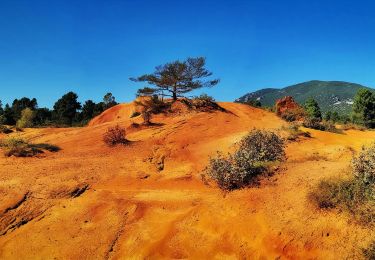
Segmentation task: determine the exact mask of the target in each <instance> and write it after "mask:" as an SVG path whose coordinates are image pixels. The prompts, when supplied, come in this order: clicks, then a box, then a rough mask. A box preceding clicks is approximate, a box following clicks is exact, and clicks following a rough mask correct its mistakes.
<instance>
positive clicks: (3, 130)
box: [0, 125, 13, 134]
mask: <svg viewBox="0 0 375 260" xmlns="http://www.w3.org/2000/svg"><path fill="white" fill-rule="evenodd" d="M0 133H3V134H10V133H13V130H12V129H10V128H9V127H7V126H5V125H0Z"/></svg>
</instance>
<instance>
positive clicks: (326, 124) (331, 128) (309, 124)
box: [302, 118, 342, 133]
mask: <svg viewBox="0 0 375 260" xmlns="http://www.w3.org/2000/svg"><path fill="white" fill-rule="evenodd" d="M302 125H303V126H304V127H306V128H311V129H315V130H320V131H327V132H332V133H341V132H342V131H341V129H338V128H336V126H335V125H334V124H333V123H332V122H330V121H321V120H320V119H318V118H306V119H305V120H304V121H303V123H302Z"/></svg>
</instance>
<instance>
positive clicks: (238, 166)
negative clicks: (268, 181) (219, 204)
mask: <svg viewBox="0 0 375 260" xmlns="http://www.w3.org/2000/svg"><path fill="white" fill-rule="evenodd" d="M284 159H285V152H284V142H283V140H282V139H281V138H280V137H279V136H278V135H276V134H275V133H273V132H267V131H260V130H253V131H251V132H250V133H249V134H248V135H247V136H245V137H244V138H243V139H242V140H241V141H240V142H239V144H238V149H237V151H236V152H235V153H234V154H228V156H223V155H222V154H220V153H219V154H218V156H217V157H216V158H211V159H210V163H209V165H208V167H207V168H206V173H207V175H208V176H210V177H211V179H213V180H214V181H215V182H216V183H217V184H218V186H219V187H220V188H221V189H223V190H234V189H238V188H242V187H244V186H246V185H249V184H251V183H252V182H253V181H254V180H255V178H256V177H257V176H259V175H260V174H261V173H263V172H265V171H267V169H269V167H268V166H269V165H270V163H272V162H276V161H283V160H284Z"/></svg>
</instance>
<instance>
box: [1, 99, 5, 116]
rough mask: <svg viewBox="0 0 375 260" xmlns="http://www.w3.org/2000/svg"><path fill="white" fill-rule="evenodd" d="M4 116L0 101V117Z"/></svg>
mask: <svg viewBox="0 0 375 260" xmlns="http://www.w3.org/2000/svg"><path fill="white" fill-rule="evenodd" d="M2 115H4V108H3V103H2V102H1V100H0V116H2Z"/></svg>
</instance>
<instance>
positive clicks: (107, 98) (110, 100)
mask: <svg viewBox="0 0 375 260" xmlns="http://www.w3.org/2000/svg"><path fill="white" fill-rule="evenodd" d="M117 104H118V103H117V102H116V98H115V97H114V96H113V95H112V93H110V92H108V93H107V94H105V95H104V97H103V105H104V110H106V109H108V108H111V107H113V106H115V105H117ZM104 110H103V111H104Z"/></svg>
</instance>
